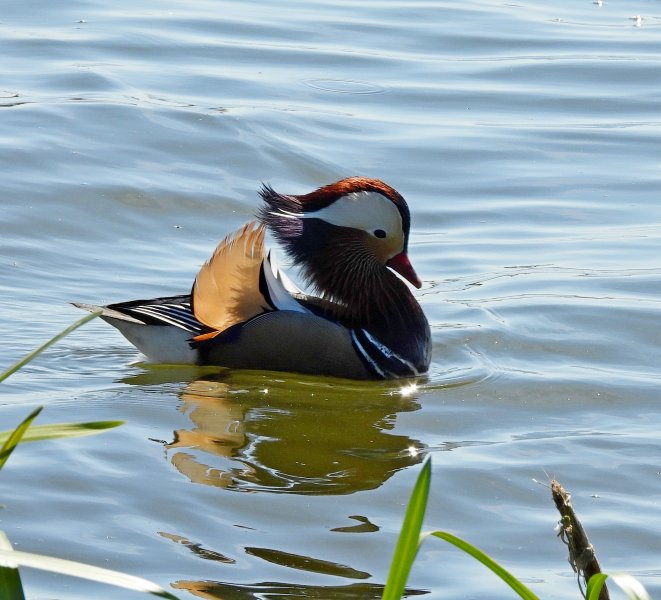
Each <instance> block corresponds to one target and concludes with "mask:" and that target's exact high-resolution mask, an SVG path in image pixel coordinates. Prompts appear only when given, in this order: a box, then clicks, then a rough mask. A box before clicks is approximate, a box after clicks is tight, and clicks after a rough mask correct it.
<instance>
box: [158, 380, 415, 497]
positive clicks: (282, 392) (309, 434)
mask: <svg viewBox="0 0 661 600" xmlns="http://www.w3.org/2000/svg"><path fill="white" fill-rule="evenodd" d="M414 390H415V388H414V387H410V386H409V387H404V388H403V387H402V384H401V382H400V383H399V384H397V385H396V384H393V383H392V382H390V383H383V384H374V383H371V384H361V383H355V382H345V381H341V380H329V382H328V383H324V382H323V381H322V382H320V380H319V379H318V378H313V377H310V378H306V377H302V376H300V375H299V376H295V377H292V378H289V377H288V376H287V378H285V377H283V375H282V374H281V373H278V374H277V375H276V374H262V375H261V376H259V375H255V374H254V373H250V374H248V373H247V372H246V374H245V375H242V374H241V372H236V371H234V372H231V374H229V375H223V374H221V375H216V376H207V377H205V378H203V379H199V380H196V381H193V382H191V383H189V384H188V385H187V386H186V388H185V390H184V391H183V392H182V393H181V396H180V398H181V411H182V412H184V413H185V414H186V415H187V416H188V417H189V418H190V420H191V422H192V427H191V428H190V429H180V430H177V431H175V432H174V439H173V441H172V442H171V443H168V444H166V448H167V449H168V450H169V453H168V454H169V456H170V457H171V461H172V464H173V465H174V466H175V467H176V468H177V469H178V470H179V471H180V472H181V473H182V474H183V475H185V476H186V477H188V478H189V479H190V480H191V481H192V482H194V483H202V484H205V485H211V486H218V487H223V488H227V489H234V490H251V491H260V490H261V491H269V492H276V493H277V492H288V493H296V494H321V495H325V494H350V493H353V492H357V491H362V490H369V489H374V488H377V487H379V486H380V485H382V484H383V483H384V482H385V481H386V480H387V479H389V478H390V477H391V476H392V475H393V474H394V473H396V472H397V471H399V470H400V469H403V468H405V467H408V466H411V465H413V464H416V463H418V462H420V461H421V460H422V459H423V458H424V455H425V454H426V448H425V447H424V446H423V445H422V444H421V443H420V442H419V441H418V440H414V439H411V438H409V437H407V436H405V435H401V434H393V433H392V429H393V428H394V425H395V420H396V416H397V414H398V413H400V412H407V411H412V410H418V409H419V408H420V406H419V404H418V403H417V401H416V400H415V394H414V393H412V392H414Z"/></svg>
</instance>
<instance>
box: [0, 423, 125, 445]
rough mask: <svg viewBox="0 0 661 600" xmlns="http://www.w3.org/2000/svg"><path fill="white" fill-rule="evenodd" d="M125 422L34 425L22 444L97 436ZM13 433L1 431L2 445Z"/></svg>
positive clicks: (0, 439) (0, 440)
mask: <svg viewBox="0 0 661 600" xmlns="http://www.w3.org/2000/svg"><path fill="white" fill-rule="evenodd" d="M123 424H124V421H93V422H90V423H50V424H48V425H33V426H32V427H30V429H28V430H27V431H26V432H25V434H24V435H23V439H22V440H21V441H22V442H39V441H42V440H54V439H59V438H71V437H81V436H85V435H97V434H99V433H103V432H104V431H105V430H106V429H112V428H113V427H119V426H120V425H123ZM11 433H12V432H10V431H0V444H1V443H3V442H4V441H5V440H6V439H8V438H9V436H10V435H11Z"/></svg>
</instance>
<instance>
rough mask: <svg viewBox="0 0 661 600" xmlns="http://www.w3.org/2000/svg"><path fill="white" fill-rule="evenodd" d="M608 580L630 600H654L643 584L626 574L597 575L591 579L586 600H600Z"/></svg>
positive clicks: (586, 592) (586, 591)
mask: <svg viewBox="0 0 661 600" xmlns="http://www.w3.org/2000/svg"><path fill="white" fill-rule="evenodd" d="M608 578H610V579H611V581H613V583H615V584H617V585H618V586H619V587H620V588H621V589H622V591H623V592H624V593H625V594H626V596H627V598H629V600H652V599H651V597H650V595H649V594H648V593H647V590H646V589H645V588H644V587H643V584H642V583H640V581H638V580H637V579H636V578H635V577H632V576H631V575H627V574H626V573H612V574H611V575H607V574H606V573H597V574H596V575H593V576H592V577H590V581H588V586H587V589H586V590H585V600H599V594H601V589H602V588H603V587H604V585H605V583H606V579H608Z"/></svg>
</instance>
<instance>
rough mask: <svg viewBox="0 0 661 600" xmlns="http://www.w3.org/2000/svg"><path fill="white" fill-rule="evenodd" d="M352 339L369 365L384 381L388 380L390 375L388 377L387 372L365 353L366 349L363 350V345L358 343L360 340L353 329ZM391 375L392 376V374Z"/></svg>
mask: <svg viewBox="0 0 661 600" xmlns="http://www.w3.org/2000/svg"><path fill="white" fill-rule="evenodd" d="M351 339H352V340H353V343H354V344H355V345H356V348H357V349H358V351H359V352H360V353H361V354H362V355H363V358H364V359H365V360H366V361H367V362H368V363H369V365H370V366H371V367H372V369H374V371H376V372H377V373H378V374H379V376H381V377H383V378H384V379H387V378H388V375H386V371H384V370H383V369H382V368H381V367H380V366H379V365H377V364H376V362H375V361H374V359H373V358H372V357H371V356H370V355H369V354H368V353H367V352H366V351H365V348H363V346H362V344H361V343H360V342H359V341H358V338H357V337H356V332H355V331H354V330H353V329H352V330H351ZM390 375H392V374H391V373H390Z"/></svg>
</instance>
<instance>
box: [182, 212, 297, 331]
mask: <svg viewBox="0 0 661 600" xmlns="http://www.w3.org/2000/svg"><path fill="white" fill-rule="evenodd" d="M264 234H265V228H264V226H263V225H261V224H257V222H256V221H251V222H250V223H248V224H247V225H245V226H244V227H243V228H241V229H240V230H239V231H237V232H236V233H234V234H232V235H229V236H228V237H226V238H225V239H224V240H223V241H222V242H221V243H220V244H219V245H218V247H217V248H216V250H215V252H214V253H213V255H212V256H211V258H210V259H209V260H208V261H207V262H206V263H205V264H204V265H203V266H202V268H201V269H200V271H199V273H198V274H197V277H196V278H195V283H194V284H193V291H192V293H191V302H192V310H193V314H194V316H195V319H197V320H198V321H199V322H200V323H203V324H204V325H206V326H207V327H208V328H210V329H212V330H213V331H212V332H211V333H208V334H205V335H204V336H202V337H203V338H210V337H213V336H214V335H216V334H217V333H220V332H222V331H225V330H227V329H229V328H230V327H233V326H234V325H238V324H240V323H245V322H247V321H249V320H251V319H253V318H254V317H256V316H259V315H261V314H263V313H265V312H269V311H273V310H293V311H298V312H307V309H306V308H304V307H303V306H302V305H301V304H300V303H299V302H298V301H297V300H296V299H295V298H294V296H293V295H292V294H294V293H299V292H300V290H299V289H298V288H296V286H295V285H294V284H293V283H292V282H291V281H290V280H289V278H288V277H287V276H286V275H285V274H284V273H283V272H282V271H280V269H279V268H278V266H277V264H276V263H275V260H274V258H272V257H271V255H270V253H269V256H265V250H264ZM201 339H202V338H200V339H198V341H201Z"/></svg>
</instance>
